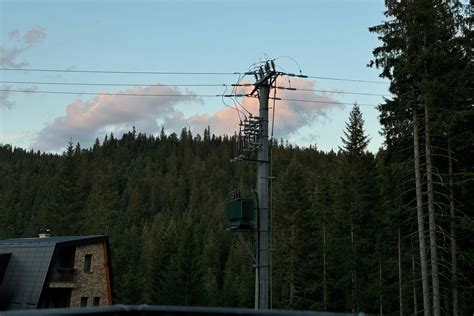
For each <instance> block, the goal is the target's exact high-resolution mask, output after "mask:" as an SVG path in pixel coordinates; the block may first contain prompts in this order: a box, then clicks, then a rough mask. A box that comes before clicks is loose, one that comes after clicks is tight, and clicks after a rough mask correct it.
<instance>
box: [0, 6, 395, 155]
mask: <svg viewBox="0 0 474 316" xmlns="http://www.w3.org/2000/svg"><path fill="white" fill-rule="evenodd" d="M384 10H385V8H384V2H383V1H381V0H358V1H350V0H331V1H329V0H328V1H322V0H312V1H311V0H307V1H303V0H294V1H281V0H260V1H250V0H239V1H235V0H188V1H184V0H157V1H151V0H149V1H145V0H138V1H137V0H135V1H132V0H127V1H125V0H116V1H111V0H102V1H98V0H96V1H87V0H80V1H79V0H28V1H27V0H0V68H1V70H0V81H1V82H0V143H3V144H11V145H13V146H16V147H22V148H27V149H34V150H41V151H48V152H61V151H62V150H63V149H64V147H65V146H66V145H67V143H68V141H70V140H72V141H73V142H74V143H76V142H80V144H81V146H82V147H83V148H87V147H89V146H91V145H92V144H93V143H94V141H95V139H96V137H99V139H103V138H104V136H105V135H106V134H107V133H110V132H113V133H114V135H116V136H119V137H120V135H121V133H123V132H126V131H129V130H131V129H132V128H133V126H135V128H136V130H137V132H142V133H146V134H159V132H160V130H161V128H162V127H163V128H164V129H165V130H166V131H167V132H168V133H171V132H176V133H178V134H179V133H180V131H181V129H182V128H184V127H186V128H190V129H191V131H192V133H193V134H194V135H195V134H198V133H199V134H201V135H202V134H203V130H204V129H205V128H206V127H207V126H210V129H211V133H214V134H216V135H222V134H228V135H232V134H234V132H235V131H236V130H237V129H238V123H239V112H238V111H236V110H235V108H233V107H234V106H235V105H236V101H235V100H233V99H231V98H222V97H214V96H215V95H220V94H230V93H232V92H233V91H232V88H231V87H228V86H227V87H226V86H224V85H231V84H234V83H236V82H238V80H241V82H243V83H250V84H251V83H254V81H255V80H254V78H253V77H252V76H245V77H243V78H240V77H239V75H238V74H234V73H244V72H246V71H248V70H249V69H253V68H252V67H253V66H254V65H255V64H256V63H259V62H262V61H264V60H266V59H275V64H276V66H277V69H278V70H279V71H282V72H288V73H300V71H301V73H302V74H304V75H309V76H311V77H316V78H306V79H299V78H294V77H292V78H288V77H279V78H278V81H277V85H279V86H283V87H292V88H296V89H297V90H296V91H290V90H284V89H277V91H276V97H280V98H283V99H293V100H310V101H319V102H301V101H289V100H278V101H275V104H274V110H275V114H274V116H275V120H274V122H275V124H274V129H273V130H274V137H275V138H277V139H285V140H288V141H289V142H290V143H292V144H295V145H298V146H309V145H313V146H314V145H316V146H317V148H318V149H320V150H324V151H329V150H331V149H332V150H335V151H337V150H338V147H339V146H341V140H340V138H341V136H342V135H343V130H344V128H345V122H346V121H347V120H348V117H349V113H350V111H351V109H352V104H353V103H354V102H357V103H358V104H360V108H361V110H362V113H363V117H364V119H365V129H366V133H367V134H368V135H369V137H370V138H371V141H370V143H369V147H368V149H369V150H370V151H372V152H376V151H377V150H378V148H379V147H380V146H382V143H383V137H382V136H381V135H380V134H379V131H380V124H379V122H378V111H377V110H376V108H375V106H376V105H377V104H379V103H380V102H382V101H383V98H382V96H383V95H385V96H387V95H389V92H388V82H387V81H385V80H383V79H381V78H379V77H378V74H379V72H380V71H379V70H377V69H374V68H368V67H367V64H368V62H369V61H370V60H371V58H372V50H373V49H374V48H375V47H377V46H378V45H379V42H378V39H377V35H376V34H372V33H370V32H369V31H368V27H370V26H373V25H377V24H379V23H381V22H382V21H383V20H384V15H383V12H384ZM6 69H10V70H6ZM11 69H14V70H11ZM28 69H43V70H74V71H77V70H105V71H118V72H155V73H154V74H137V73H88V72H47V71H36V72H35V71H28ZM156 72H168V73H169V72H171V73H180V72H181V73H182V72H185V73H194V74H158V73H156ZM203 73H206V74H203ZM210 73H219V74H210ZM221 73H227V74H221ZM327 78H336V79H355V80H362V81H376V82H377V83H373V82H360V81H344V80H329V79H327ZM45 83H49V84H45ZM66 83H68V84H66ZM75 83H82V84H83V85H72V84H75ZM84 84H87V85H84ZM111 84H115V85H111ZM202 85H213V86H202ZM249 89H251V87H239V88H237V90H236V91H234V92H236V93H246V92H248V90H249ZM301 89H305V90H317V91H302V90H301ZM45 91H48V92H54V93H44V92H45ZM65 92H66V93H65ZM114 93H115V94H128V95H115V96H114V95H110V94H114ZM351 93H352V94H351ZM353 93H356V94H353ZM357 93H359V94H357ZM360 93H362V94H364V93H366V94H375V95H360ZM131 94H139V95H144V94H147V95H153V96H131ZM272 94H273V92H272ZM163 95H166V96H163ZM170 95H171V96H170ZM209 95H211V97H209ZM237 101H239V102H240V103H241V104H242V106H243V107H245V110H244V109H242V107H240V105H239V108H240V109H241V111H242V113H247V112H246V111H248V112H250V113H253V114H254V115H257V113H258V103H257V100H256V99H252V98H243V99H238V100H237ZM270 106H271V107H273V104H272V103H271V104H270ZM240 119H243V114H240Z"/></svg>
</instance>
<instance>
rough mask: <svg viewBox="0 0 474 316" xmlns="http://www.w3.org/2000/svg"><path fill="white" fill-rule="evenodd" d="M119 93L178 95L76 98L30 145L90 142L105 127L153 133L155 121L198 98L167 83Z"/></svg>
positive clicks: (48, 147)
mask: <svg viewBox="0 0 474 316" xmlns="http://www.w3.org/2000/svg"><path fill="white" fill-rule="evenodd" d="M118 93H122V94H152V95H178V97H176V96H163V97H146V96H142V97H136V96H114V95H109V94H106V93H102V94H98V95H97V96H96V97H95V98H94V99H92V100H90V101H84V100H82V99H78V100H76V101H74V102H72V103H71V104H69V105H68V106H67V108H66V113H65V115H64V116H60V117H57V118H56V119H54V121H53V122H51V123H50V124H48V125H47V126H46V127H44V128H43V129H42V130H41V131H40V132H39V133H38V135H37V137H36V139H35V140H34V142H33V143H32V144H31V147H32V148H34V149H39V150H43V151H51V150H57V149H59V148H61V147H63V146H64V144H65V141H67V140H68V139H69V138H72V139H73V140H74V141H79V142H80V143H82V144H90V143H92V141H93V140H94V139H95V138H96V137H97V136H98V135H99V134H101V133H102V134H103V132H104V131H105V130H107V129H109V130H110V129H111V130H115V131H117V130H121V129H122V128H126V129H128V130H129V129H130V128H131V127H132V126H133V125H134V126H136V128H137V130H139V131H143V132H149V133H153V132H156V131H158V125H157V120H165V119H167V118H168V117H173V116H174V115H175V113H176V110H175V106H176V105H177V104H178V103H179V102H183V101H199V99H198V98H197V97H196V96H195V95H194V94H192V93H181V92H180V91H179V90H178V89H176V88H173V87H169V86H151V87H134V88H132V89H129V90H125V91H120V92H118Z"/></svg>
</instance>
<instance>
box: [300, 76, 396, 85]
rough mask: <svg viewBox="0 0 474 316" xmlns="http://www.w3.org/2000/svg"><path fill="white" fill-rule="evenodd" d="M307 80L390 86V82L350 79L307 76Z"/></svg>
mask: <svg viewBox="0 0 474 316" xmlns="http://www.w3.org/2000/svg"><path fill="white" fill-rule="evenodd" d="M306 78H311V79H322V80H334V81H348V82H362V83H375V84H390V82H385V81H375V80H362V79H349V78H335V77H319V76H306Z"/></svg>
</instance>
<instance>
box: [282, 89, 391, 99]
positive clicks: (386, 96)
mask: <svg viewBox="0 0 474 316" xmlns="http://www.w3.org/2000/svg"><path fill="white" fill-rule="evenodd" d="M276 88H277V89H283V90H290V91H308V92H321V93H334V94H353V95H366V96H376V97H385V98H389V97H390V96H389V95H386V94H377V93H365V92H346V91H328V90H318V89H301V88H288V87H283V86H276Z"/></svg>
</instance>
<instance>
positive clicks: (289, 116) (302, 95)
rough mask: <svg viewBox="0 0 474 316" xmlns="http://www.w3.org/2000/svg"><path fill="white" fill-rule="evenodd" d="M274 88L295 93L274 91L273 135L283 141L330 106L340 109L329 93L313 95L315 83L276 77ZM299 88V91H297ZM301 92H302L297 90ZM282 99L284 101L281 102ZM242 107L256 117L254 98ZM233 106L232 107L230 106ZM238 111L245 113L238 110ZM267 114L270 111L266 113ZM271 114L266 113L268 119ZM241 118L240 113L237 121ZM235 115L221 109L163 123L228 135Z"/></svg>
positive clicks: (244, 91)
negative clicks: (282, 138) (212, 112)
mask: <svg viewBox="0 0 474 316" xmlns="http://www.w3.org/2000/svg"><path fill="white" fill-rule="evenodd" d="M277 86H280V87H292V88H296V89H297V90H295V91H293V90H284V89H277V91H276V97H277V98H281V99H283V100H276V101H275V104H274V105H275V136H276V137H277V138H278V137H284V138H287V137H289V136H291V135H292V134H294V133H296V132H297V131H298V130H299V129H300V128H301V127H303V126H307V125H309V124H311V123H312V122H314V121H315V120H316V119H317V118H319V117H325V118H327V112H328V111H329V110H330V109H332V108H334V107H342V104H341V103H338V102H337V101H335V99H334V94H331V93H316V92H315V91H306V90H315V88H316V81H314V80H308V79H294V78H292V79H291V81H290V82H289V81H288V78H285V77H279V78H278V80H277ZM252 89H253V87H240V88H239V89H238V90H237V93H242V94H248V93H250V92H251V91H252ZM298 89H299V90H298ZM301 89H304V90H301ZM273 92H274V91H273V89H272V90H271V91H270V97H273V95H274V94H273ZM285 99H286V100H285ZM299 100H308V101H315V102H303V101H299ZM242 106H243V107H244V108H245V109H246V110H247V111H248V112H250V113H252V115H253V116H258V113H259V101H258V99H256V98H244V99H243V102H242ZM232 107H235V104H233V105H232ZM272 107H273V100H269V108H272ZM238 108H239V109H240V110H241V111H242V112H244V113H246V114H247V115H248V113H247V112H245V110H243V109H242V108H241V107H238ZM270 111H271V110H270ZM271 115H272V113H271V112H270V117H271ZM240 119H244V117H243V114H241V118H240ZM238 124H239V115H238V112H237V110H236V109H235V108H230V107H223V108H222V110H220V111H218V112H216V113H214V114H200V115H193V116H190V117H188V118H183V117H182V116H181V117H173V118H171V117H170V118H169V120H168V121H167V122H166V125H165V126H166V127H167V128H171V129H173V130H177V129H179V128H182V127H184V126H190V127H191V128H193V130H198V131H202V130H204V129H205V128H206V127H207V126H210V127H211V131H212V133H214V134H217V135H222V134H227V135H231V134H233V133H234V132H236V131H238Z"/></svg>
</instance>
